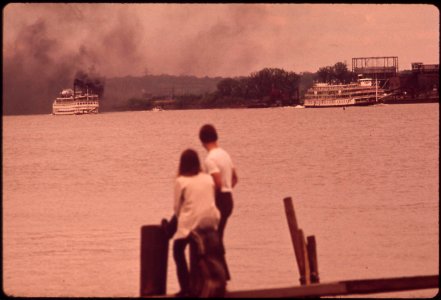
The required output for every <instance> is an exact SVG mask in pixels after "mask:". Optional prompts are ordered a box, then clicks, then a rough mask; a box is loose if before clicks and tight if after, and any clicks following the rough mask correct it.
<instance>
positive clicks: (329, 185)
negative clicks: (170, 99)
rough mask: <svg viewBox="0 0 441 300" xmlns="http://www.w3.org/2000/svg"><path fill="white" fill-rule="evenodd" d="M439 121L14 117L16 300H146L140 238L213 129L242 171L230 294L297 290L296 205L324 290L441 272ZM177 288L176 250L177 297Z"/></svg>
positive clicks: (433, 113) (384, 116)
mask: <svg viewBox="0 0 441 300" xmlns="http://www.w3.org/2000/svg"><path fill="white" fill-rule="evenodd" d="M438 111H439V105H438V104H425V105H384V106H381V107H380V106H378V107H376V106H374V107H360V108H358V107H351V108H348V109H346V110H341V109H333V108H330V109H301V110H300V109H292V108H275V109H224V110H188V111H162V112H160V113H153V112H121V113H102V114H99V115H93V116H89V115H85V116H49V115H36V116H7V117H3V124H4V130H3V253H4V256H3V278H4V279H3V284H4V289H5V292H6V293H8V294H10V295H15V296H81V297H90V296H98V297H125V296H128V297H136V296H138V295H139V294H138V293H139V273H140V272H139V265H140V262H139V249H140V240H139V239H140V228H141V226H142V225H146V224H157V223H159V221H160V220H161V219H162V218H163V217H169V216H170V215H171V212H172V193H173V192H172V186H173V181H174V177H175V175H176V171H177V166H178V159H179V155H180V153H181V151H182V150H184V149H186V148H188V147H190V148H193V149H195V150H197V151H198V153H199V155H200V157H201V158H203V157H204V156H205V152H204V150H203V148H202V147H201V145H200V143H199V140H198V137H197V133H198V130H199V128H200V126H201V125H202V124H204V123H213V124H214V125H215V126H216V127H217V128H218V131H219V135H220V140H219V142H220V145H221V146H222V147H224V148H225V149H226V150H227V151H229V152H230V153H231V155H232V158H233V160H234V162H235V165H236V167H237V170H238V174H239V184H238V186H237V188H236V190H235V196H234V197H235V208H234V211H233V215H232V217H231V218H230V220H229V223H228V225H227V229H226V236H225V242H226V245H227V259H228V261H229V265H230V270H231V273H232V281H231V282H230V283H229V285H228V288H229V289H230V290H239V289H241V290H242V289H253V288H268V287H284V286H292V285H298V284H299V283H298V282H299V281H298V278H299V275H298V272H297V265H296V262H295V258H294V252H293V249H292V245H291V241H290V236H289V232H288V227H287V222H286V219H285V212H284V208H283V201H282V200H283V198H284V197H286V196H291V197H292V198H293V199H294V206H295V209H296V214H297V218H298V222H299V226H300V227H301V228H302V229H303V231H304V232H305V234H306V235H315V237H316V240H317V251H318V261H319V272H320V278H321V281H322V282H330V281H336V280H349V279H365V278H379V277H399V276H413V275H433V274H438V265H439V263H438V262H439V255H438V251H439V243H438V237H439V231H438V225H439V219H438V209H439V196H438V189H439V185H438V183H439V175H438V173H439V161H438V158H439V156H438V153H439V131H438V128H439V121H438V120H439V112H438ZM170 251H171V250H170ZM177 289H178V283H177V280H176V275H175V267H174V262H173V258H172V256H171V252H170V255H169V268H168V291H169V292H175V291H177ZM435 292H436V291H434V290H421V291H412V292H405V293H388V294H385V295H386V296H388V297H393V296H394V295H395V296H397V297H428V296H433V295H435ZM375 296H382V295H375Z"/></svg>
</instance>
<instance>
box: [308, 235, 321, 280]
mask: <svg viewBox="0 0 441 300" xmlns="http://www.w3.org/2000/svg"><path fill="white" fill-rule="evenodd" d="M307 249H308V260H309V268H310V270H311V274H310V279H311V283H319V282H320V277H319V272H318V261H317V245H316V243H315V236H313V235H311V236H308V238H307Z"/></svg>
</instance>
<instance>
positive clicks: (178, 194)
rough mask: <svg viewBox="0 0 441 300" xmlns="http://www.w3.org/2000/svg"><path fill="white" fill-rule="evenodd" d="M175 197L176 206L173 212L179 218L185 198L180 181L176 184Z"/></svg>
mask: <svg viewBox="0 0 441 300" xmlns="http://www.w3.org/2000/svg"><path fill="white" fill-rule="evenodd" d="M174 194H175V196H174V198H175V199H174V200H175V201H174V205H173V210H174V213H175V215H176V216H177V217H179V211H180V210H181V206H182V203H183V201H182V199H183V197H184V190H183V189H182V187H181V184H180V182H179V181H178V180H176V182H175V193H174Z"/></svg>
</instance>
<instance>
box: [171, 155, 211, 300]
mask: <svg viewBox="0 0 441 300" xmlns="http://www.w3.org/2000/svg"><path fill="white" fill-rule="evenodd" d="M214 191H215V189H214V181H213V178H212V177H211V176H210V175H208V174H205V173H203V172H202V170H201V165H200V162H199V157H198V155H197V153H196V151H194V150H192V149H187V150H185V151H184V152H183V153H182V154H181V159H180V163H179V170H178V177H177V178H176V182H175V197H174V212H175V215H176V217H177V220H178V225H177V230H176V233H175V235H174V239H175V241H174V243H173V257H174V259H175V262H176V272H177V275H178V280H179V285H180V288H181V290H180V292H179V293H178V294H177V296H187V295H188V292H189V278H190V275H189V270H188V265H187V261H186V259H185V248H186V246H187V245H188V243H189V242H190V239H189V235H190V232H191V231H192V230H193V229H195V228H197V227H213V228H215V229H217V227H218V224H219V219H220V213H219V211H218V209H217V208H216V204H215V198H214V197H215V194H214Z"/></svg>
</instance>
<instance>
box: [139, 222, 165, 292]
mask: <svg viewBox="0 0 441 300" xmlns="http://www.w3.org/2000/svg"><path fill="white" fill-rule="evenodd" d="M167 259H168V238H167V236H166V235H165V232H164V231H163V229H162V228H161V227H160V226H159V225H147V226H142V228H141V266H140V267H141V282H140V295H141V297H144V296H153V295H165V294H166V288H167Z"/></svg>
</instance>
